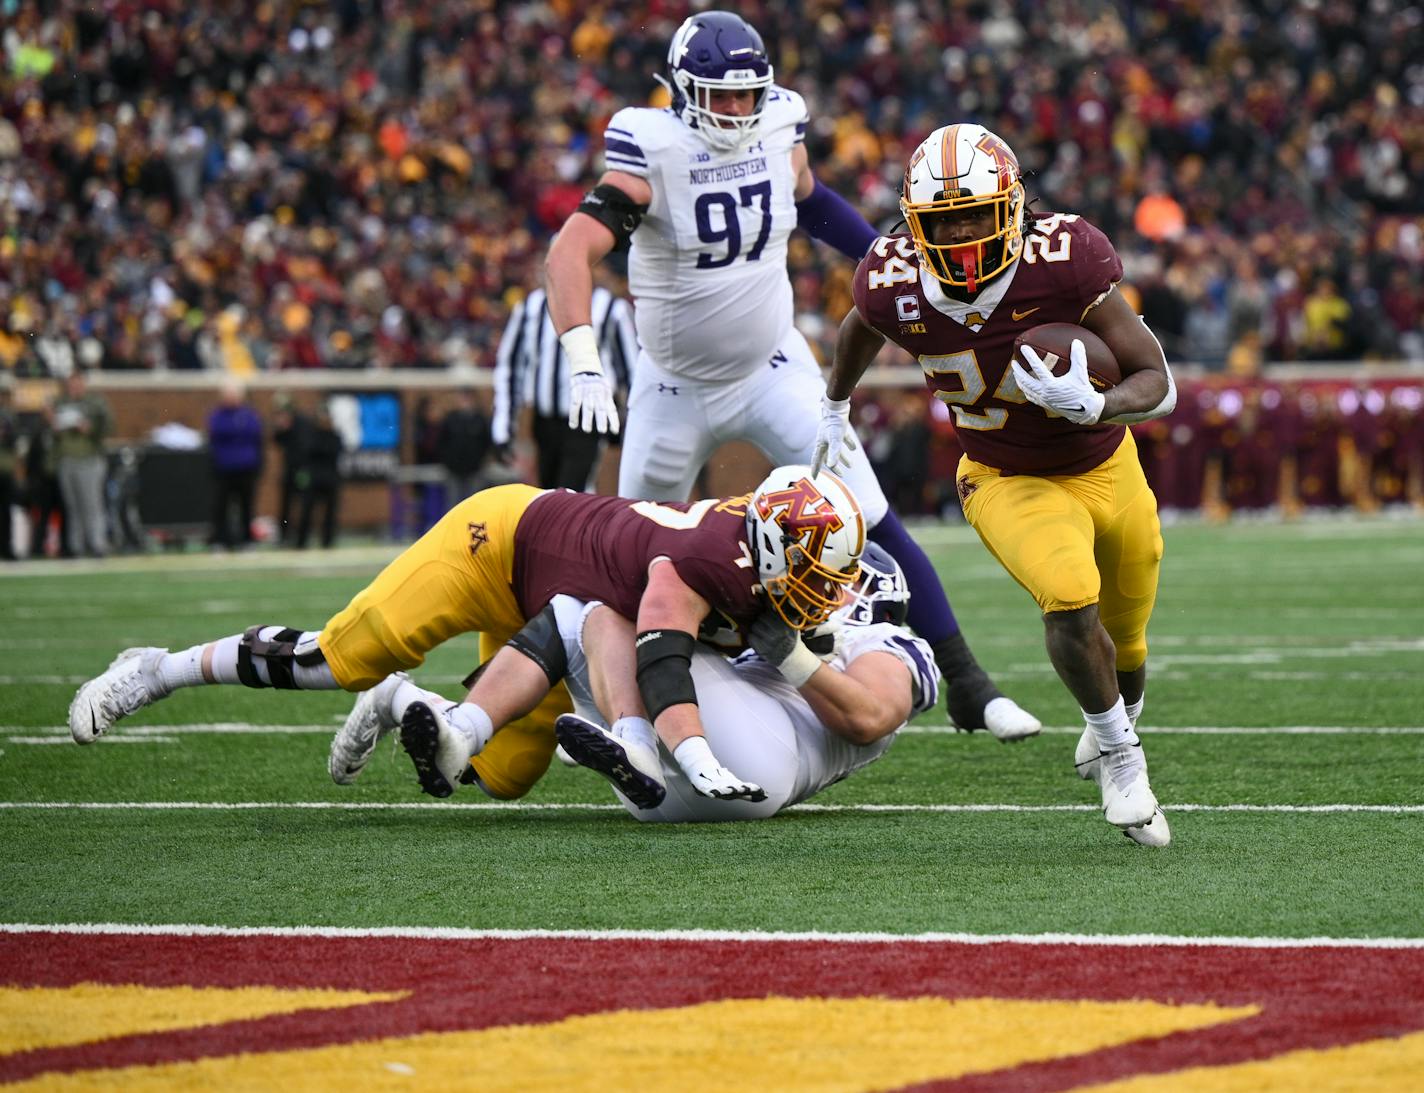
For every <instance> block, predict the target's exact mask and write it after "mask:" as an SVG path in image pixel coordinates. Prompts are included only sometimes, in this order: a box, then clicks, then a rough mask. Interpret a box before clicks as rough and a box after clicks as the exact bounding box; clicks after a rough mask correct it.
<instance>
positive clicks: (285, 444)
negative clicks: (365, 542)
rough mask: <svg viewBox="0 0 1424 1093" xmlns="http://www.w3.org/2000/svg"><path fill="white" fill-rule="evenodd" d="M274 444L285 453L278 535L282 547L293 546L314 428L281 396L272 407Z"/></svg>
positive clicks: (308, 419) (279, 504)
mask: <svg viewBox="0 0 1424 1093" xmlns="http://www.w3.org/2000/svg"><path fill="white" fill-rule="evenodd" d="M273 411H274V412H273V416H272V442H273V443H274V444H276V445H277V449H278V450H279V451H280V452H281V453H282V481H281V494H280V497H279V500H278V513H277V532H278V535H280V536H281V540H282V543H283V544H284V545H286V546H291V545H293V544H294V543H295V542H296V541H297V524H296V517H297V514H298V512H299V507H298V505H299V493H300V491H301V482H302V475H303V472H304V471H305V470H306V466H307V458H308V454H309V453H310V451H311V446H312V433H313V431H314V429H315V424H314V423H313V422H312V419H311V418H310V417H308V416H307V415H306V414H304V413H303V412H302V411H301V410H300V409H298V408H297V406H296V405H295V404H294V403H293V401H292V398H291V396H290V395H287V394H285V393H283V394H280V395H278V396H277V398H276V399H275V400H274V403H273Z"/></svg>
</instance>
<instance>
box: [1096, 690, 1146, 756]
mask: <svg viewBox="0 0 1424 1093" xmlns="http://www.w3.org/2000/svg"><path fill="white" fill-rule="evenodd" d="M1083 719H1084V720H1085V721H1086V722H1087V723H1088V728H1090V729H1092V730H1093V736H1095V737H1096V738H1097V741H1098V750H1100V751H1112V750H1113V748H1117V747H1121V746H1122V745H1123V744H1136V743H1137V733H1136V732H1134V731H1133V728H1132V722H1131V721H1129V720H1128V717H1127V707H1126V706H1125V705H1124V704H1123V701H1122V695H1118V696H1117V701H1116V702H1114V703H1113V706H1112V709H1110V710H1104V711H1103V712H1102V713H1089V712H1088V711H1087V710H1084V711H1083Z"/></svg>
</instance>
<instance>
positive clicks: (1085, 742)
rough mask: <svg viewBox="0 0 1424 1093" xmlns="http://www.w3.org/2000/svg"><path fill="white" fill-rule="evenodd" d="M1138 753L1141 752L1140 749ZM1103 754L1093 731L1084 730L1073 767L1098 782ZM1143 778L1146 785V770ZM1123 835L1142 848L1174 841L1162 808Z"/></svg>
mask: <svg viewBox="0 0 1424 1093" xmlns="http://www.w3.org/2000/svg"><path fill="white" fill-rule="evenodd" d="M1129 746H1130V745H1129ZM1119 750H1121V749H1119ZM1138 751H1139V753H1140V752H1141V748H1140V747H1139V748H1138ZM1103 754H1104V753H1103V752H1102V751H1100V750H1099V749H1098V740H1097V737H1095V736H1094V735H1093V730H1092V729H1084V730H1083V735H1082V736H1080V737H1078V747H1077V748H1076V749H1075V750H1074V752H1073V767H1074V769H1075V770H1076V771H1077V772H1078V777H1079V778H1086V779H1087V780H1088V781H1090V782H1096V781H1097V780H1098V777H1099V775H1100V774H1101V773H1102V769H1103V762H1102V760H1103ZM1142 778H1143V781H1144V783H1145V782H1146V778H1147V772H1146V769H1145V768H1144V770H1143V773H1142ZM1149 792H1150V791H1149ZM1154 800H1155V798H1154ZM1103 812H1104V815H1106V814H1107V805H1106V794H1104V805H1103ZM1122 833H1123V834H1124V835H1126V836H1127V837H1128V838H1129V839H1131V840H1132V841H1133V842H1135V843H1138V844H1140V845H1142V846H1166V845H1167V844H1168V843H1170V842H1171V841H1172V829H1171V828H1170V827H1168V826H1167V816H1166V814H1165V813H1164V812H1163V811H1162V810H1161V808H1156V809H1154V811H1153V813H1152V818H1151V819H1149V820H1148V821H1147V822H1146V823H1145V824H1140V825H1137V826H1133V827H1124V828H1123V829H1122Z"/></svg>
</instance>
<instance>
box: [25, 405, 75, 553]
mask: <svg viewBox="0 0 1424 1093" xmlns="http://www.w3.org/2000/svg"><path fill="white" fill-rule="evenodd" d="M53 416H54V409H53V407H51V406H46V407H45V412H44V415H43V416H42V417H41V419H40V421H39V423H38V425H37V427H36V428H35V429H34V430H33V431H32V432H31V433H30V437H29V441H30V443H29V448H28V449H27V450H26V452H25V504H26V506H27V507H28V509H29V514H30V543H29V552H28V557H31V558H43V557H45V556H46V555H47V554H48V553H49V550H48V544H49V536H50V532H51V531H54V533H55V543H56V547H55V549H56V551H57V552H58V553H59V554H60V555H61V556H63V557H72V556H73V555H72V554H71V553H70V550H69V535H68V532H67V530H66V525H67V523H68V521H67V520H66V519H65V515H64V495H63V493H61V492H60V489H59V468H58V463H57V458H56V455H55V449H56V446H57V444H58V439H57V437H56V436H55V432H54V424H53Z"/></svg>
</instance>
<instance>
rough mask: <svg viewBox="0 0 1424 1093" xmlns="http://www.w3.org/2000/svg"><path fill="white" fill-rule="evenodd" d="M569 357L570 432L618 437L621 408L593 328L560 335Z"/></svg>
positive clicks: (575, 329)
mask: <svg viewBox="0 0 1424 1093" xmlns="http://www.w3.org/2000/svg"><path fill="white" fill-rule="evenodd" d="M559 344H560V345H562V346H563V347H564V352H565V353H567V354H568V357H569V373H570V374H569V428H570V429H578V430H580V431H582V432H585V433H616V432H617V431H618V407H617V405H616V404H615V403H614V401H613V385H612V384H611V383H609V382H608V377H607V376H605V375H604V374H603V362H602V361H600V360H599V359H598V342H597V340H596V339H595V338H594V336H593V327H591V326H587V325H585V326H576V327H574V328H573V329H572V330H566V331H564V332H563V333H562V334H560V335H559Z"/></svg>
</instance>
